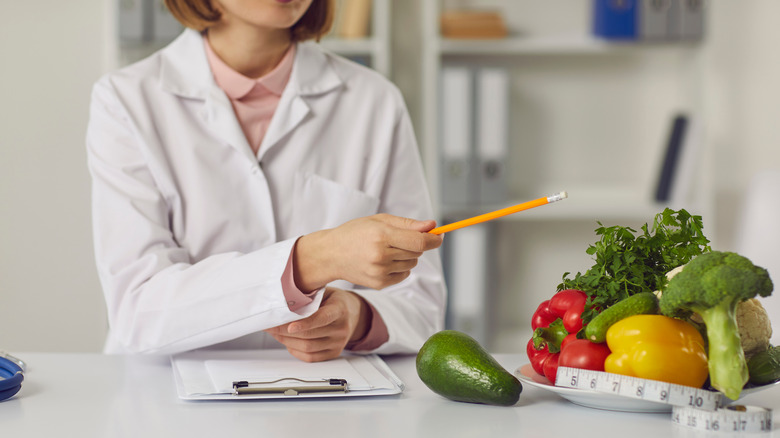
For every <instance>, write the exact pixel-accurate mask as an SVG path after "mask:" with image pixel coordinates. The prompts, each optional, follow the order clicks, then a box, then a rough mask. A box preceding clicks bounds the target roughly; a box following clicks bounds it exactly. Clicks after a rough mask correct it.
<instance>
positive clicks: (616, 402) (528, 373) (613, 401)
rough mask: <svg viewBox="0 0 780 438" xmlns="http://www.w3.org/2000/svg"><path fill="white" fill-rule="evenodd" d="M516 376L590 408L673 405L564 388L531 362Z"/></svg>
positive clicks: (654, 408) (638, 409) (657, 409)
mask: <svg viewBox="0 0 780 438" xmlns="http://www.w3.org/2000/svg"><path fill="white" fill-rule="evenodd" d="M515 376H517V378H518V379H519V380H520V381H521V382H523V383H524V384H528V385H531V386H534V387H537V388H541V389H544V390H547V391H551V392H554V393H556V394H558V395H560V396H561V397H563V398H565V399H566V400H569V401H570V402H572V403H574V404H577V405H580V406H586V407H589V408H596V409H606V410H609V411H622V412H671V411H672V406H671V405H667V404H665V403H658V402H651V401H646V400H637V399H632V398H630V397H622V396H618V395H612V394H605V393H601V392H596V391H590V390H587V389H576V388H564V387H561V386H555V385H553V384H551V383H550V381H549V380H547V378H546V377H544V376H542V375H539V374H537V373H536V371H534V369H533V367H532V366H531V364H525V365H523V366H521V367H520V368H518V369H517V370H515ZM777 384H780V382H775V383H771V384H768V385H763V386H756V387H752V388H746V389H743V390H742V394H740V395H741V396H746V395H748V394H752V393H754V392H758V391H762V390H764V389H767V388H770V387H772V386H775V385H777ZM730 401H731V400H729V399H727V398H725V397H723V402H730Z"/></svg>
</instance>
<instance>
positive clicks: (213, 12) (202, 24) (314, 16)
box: [165, 0, 335, 41]
mask: <svg viewBox="0 0 780 438" xmlns="http://www.w3.org/2000/svg"><path fill="white" fill-rule="evenodd" d="M165 6H166V7H167V8H168V10H169V11H171V15H173V16H174V17H175V18H176V19H177V20H179V22H180V23H181V24H183V25H184V26H185V27H189V28H192V29H195V30H197V31H203V30H206V29H208V28H209V27H211V26H213V25H214V24H216V23H217V22H218V21H219V19H220V18H221V16H222V14H221V13H220V12H219V10H218V9H217V8H215V7H214V6H213V5H212V2H211V0H165ZM334 8H335V6H334V0H312V2H311V6H309V9H308V10H307V11H306V13H305V14H303V16H302V17H301V19H300V20H298V22H297V23H295V24H294V25H293V26H292V27H291V28H290V37H291V38H292V40H293V41H304V40H309V39H316V40H318V41H319V39H320V38H321V37H322V36H323V35H325V34H326V33H328V31H330V27H331V25H333V15H334Z"/></svg>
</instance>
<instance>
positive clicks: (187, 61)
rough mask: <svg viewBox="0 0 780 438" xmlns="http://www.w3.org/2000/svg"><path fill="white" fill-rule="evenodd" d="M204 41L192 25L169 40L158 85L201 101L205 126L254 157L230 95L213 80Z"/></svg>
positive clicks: (240, 151)
mask: <svg viewBox="0 0 780 438" xmlns="http://www.w3.org/2000/svg"><path fill="white" fill-rule="evenodd" d="M203 44H204V43H203V37H202V36H201V35H200V34H199V33H198V32H197V31H194V30H191V29H188V30H186V31H184V32H183V33H182V35H181V36H180V37H179V38H177V39H176V40H175V41H174V42H173V43H171V44H170V45H169V46H168V47H167V48H166V49H165V51H164V53H163V57H162V65H161V67H160V68H161V74H160V82H161V86H162V87H163V89H165V90H167V91H169V92H171V93H174V94H177V95H179V96H181V97H185V98H189V99H197V100H201V101H203V106H202V108H201V109H200V112H199V115H200V117H201V118H202V120H203V122H204V125H205V126H206V127H207V129H208V130H209V131H210V132H212V133H213V134H214V135H216V136H217V137H219V138H220V139H222V141H224V142H225V143H227V144H229V145H230V146H231V147H233V148H235V149H236V151H237V152H238V153H240V154H242V155H244V156H245V157H247V159H249V160H251V161H254V160H255V156H254V154H253V153H252V149H251V148H250V147H249V142H248V141H247V139H246V136H245V135H244V131H243V130H242V129H241V125H240V124H239V122H238V119H237V118H236V115H235V112H234V111H233V106H232V105H231V103H230V99H229V98H228V97H227V95H226V94H225V92H224V91H222V89H221V88H219V86H218V85H217V83H216V81H215V80H214V76H213V75H212V73H211V68H210V67H209V63H208V59H207V58H206V51H205V49H204V47H203Z"/></svg>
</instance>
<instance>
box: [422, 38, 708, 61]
mask: <svg viewBox="0 0 780 438" xmlns="http://www.w3.org/2000/svg"><path fill="white" fill-rule="evenodd" d="M437 43H438V47H439V52H440V53H441V54H442V55H449V56H507V55H576V54H583V55H594V54H595V55H598V54H610V53H625V52H627V51H630V50H636V49H637V48H670V47H672V48H681V47H682V48H686V47H694V46H696V43H695V42H690V43H681V42H679V41H676V42H674V43H671V42H655V43H650V42H642V43H639V42H635V41H625V42H623V41H607V40H604V39H600V38H596V37H593V36H590V35H553V36H529V37H510V38H505V39H495V40H465V39H464V40H460V39H447V38H439V39H438V41H437Z"/></svg>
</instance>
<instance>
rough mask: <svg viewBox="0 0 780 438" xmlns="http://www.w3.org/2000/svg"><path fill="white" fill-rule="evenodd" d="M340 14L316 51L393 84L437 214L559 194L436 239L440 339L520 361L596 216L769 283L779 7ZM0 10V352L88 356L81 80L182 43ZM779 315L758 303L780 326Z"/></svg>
mask: <svg viewBox="0 0 780 438" xmlns="http://www.w3.org/2000/svg"><path fill="white" fill-rule="evenodd" d="M338 4H339V10H338V11H339V12H338V15H337V18H336V22H335V26H334V29H333V31H332V33H331V35H329V37H328V38H327V39H325V40H323V41H322V43H321V44H323V45H325V46H326V47H327V48H328V49H329V50H332V51H334V52H336V53H339V54H342V55H344V56H348V57H350V58H353V59H354V60H355V61H357V62H360V63H363V64H366V65H368V66H370V67H371V68H374V69H376V70H378V71H379V72H380V73H382V74H384V75H385V76H387V77H388V78H389V79H390V80H392V81H393V82H394V83H395V84H397V86H398V87H399V88H400V89H401V91H402V93H403V95H404V96H405V99H406V103H407V105H408V107H409V111H410V113H411V116H412V119H413V122H414V125H415V129H416V134H417V138H418V141H419V144H420V149H421V154H422V157H423V159H424V162H425V166H426V171H427V173H428V179H429V184H430V188H431V194H432V196H433V202H434V205H435V208H436V214H437V218H436V219H437V220H439V221H440V222H450V221H453V220H457V219H460V218H464V217H468V216H472V215H475V214H480V213H484V212H487V211H490V210H493V209H495V208H499V207H503V206H506V205H511V204H515V203H519V202H523V201H527V200H530V199H534V198H538V197H541V196H547V195H551V194H553V193H556V192H558V191H561V190H566V191H568V193H569V199H567V200H565V201H562V202H560V203H556V204H553V205H550V206H545V207H541V208H538V209H535V210H533V211H529V212H524V213H520V214H516V215H514V216H512V217H510V218H507V219H505V220H501V221H498V222H496V223H492V224H490V225H485V226H480V227H471V228H468V229H464V230H460V231H458V232H455V233H452V234H451V235H448V236H447V239H445V244H444V247H443V251H442V255H443V257H444V260H445V264H446V267H447V280H448V283H449V286H450V288H451V300H450V304H449V306H450V308H449V312H448V320H447V324H448V326H449V327H450V328H456V329H460V330H463V331H466V332H469V333H471V334H472V335H474V336H475V337H477V338H478V339H479V340H480V341H481V342H483V343H484V344H485V345H486V346H487V347H488V348H489V349H491V350H492V351H495V352H519V351H523V349H524V348H525V343H526V342H527V339H528V336H529V334H530V317H531V314H532V313H533V311H534V310H535V309H536V307H537V305H538V304H539V302H541V301H542V300H544V299H548V298H549V297H550V295H552V294H553V293H554V292H555V288H556V286H557V285H558V283H560V281H561V277H562V276H563V274H564V273H565V272H572V273H575V272H578V271H585V270H586V269H588V268H589V267H590V266H591V264H592V261H591V259H590V256H588V255H587V254H586V253H585V250H586V249H587V246H588V245H589V244H590V243H592V242H594V241H595V240H596V237H597V236H596V235H595V233H594V229H595V228H596V227H597V226H598V221H600V222H602V223H603V224H604V225H629V226H633V227H636V228H637V229H638V228H639V227H640V226H641V225H642V224H644V223H648V222H650V223H652V220H653V216H654V215H655V214H656V213H658V212H660V211H662V210H663V208H664V207H666V206H670V207H673V208H686V209H687V210H688V211H690V212H691V213H694V214H698V215H701V216H702V217H703V220H704V226H705V229H704V231H705V234H706V235H707V236H708V237H709V238H710V240H711V241H712V246H713V248H715V249H719V250H728V251H738V252H740V253H742V254H744V255H746V256H748V257H750V258H751V259H752V260H753V261H754V262H755V263H756V264H758V265H761V266H764V267H766V268H768V269H769V270H770V274H772V275H773V278H775V279H777V278H780V258H778V256H777V255H776V254H775V248H777V247H778V244H780V231H778V230H777V220H776V217H777V213H778V212H780V195H778V194H777V190H776V189H777V188H778V187H780V178H779V177H778V176H777V173H776V171H780V148H779V147H778V145H780V130H779V129H777V124H778V121H780V99H778V96H780V83H778V80H777V78H780V56H778V52H777V50H778V49H777V43H778V42H779V41H780V27H778V26H777V25H776V22H777V20H778V19H779V18H780V3H779V2H776V1H774V0H743V1H739V2H736V1H719V2H715V1H701V0H667V1H663V0H662V1H650V0H648V1H641V0H620V1H618V0H587V1H586V0H549V1H545V2H539V1H535V0H481V1H480V0H471V1H466V0H461V1H450V0H338ZM2 6H3V10H4V13H5V16H6V17H7V18H6V20H4V25H3V26H2V27H0V56H2V69H0V75H2V76H1V77H0V79H2V80H0V153H1V154H2V155H0V157H1V158H0V181H1V184H0V349H5V350H9V351H84V352H88V351H100V350H101V348H102V343H103V339H104V336H105V332H106V318H105V307H104V304H103V297H102V293H101V291H100V285H99V283H98V280H97V276H96V273H95V269H94V260H93V255H92V237H91V229H90V226H91V224H90V181H89V174H88V171H87V168H86V153H85V146H84V136H85V129H86V124H87V120H88V104H89V98H90V90H91V86H92V84H93V83H94V82H95V81H96V80H97V79H98V78H99V77H100V76H101V75H102V74H104V73H106V72H108V71H110V70H114V69H117V68H120V67H121V66H123V65H126V64H128V63H132V62H134V61H136V60H139V59H141V58H143V57H145V56H148V55H149V54H151V53H152V52H154V51H155V50H158V49H159V48H161V47H163V46H165V45H166V44H167V43H168V42H170V41H171V39H173V38H175V36H176V35H177V34H178V33H179V32H180V31H181V29H180V28H179V27H178V24H177V23H176V22H175V21H174V20H172V19H171V17H170V16H169V15H168V14H167V12H166V11H165V10H164V8H162V7H161V5H160V4H159V2H158V0H74V1H70V2H60V1H54V0H38V1H35V2H11V1H9V0H2ZM665 163H670V164H671V165H669V164H665ZM664 169H666V171H664ZM779 301H780V298H778V297H777V296H775V297H771V298H769V299H766V300H764V301H763V302H764V305H765V307H767V308H768V309H769V312H770V315H771V316H772V317H773V322H774V325H775V327H776V330H775V331H776V332H780V321H778V318H779V317H780V304H778V302H779ZM773 339H774V341H775V343H777V342H778V335H777V334H776V335H775V336H774V338H773Z"/></svg>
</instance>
